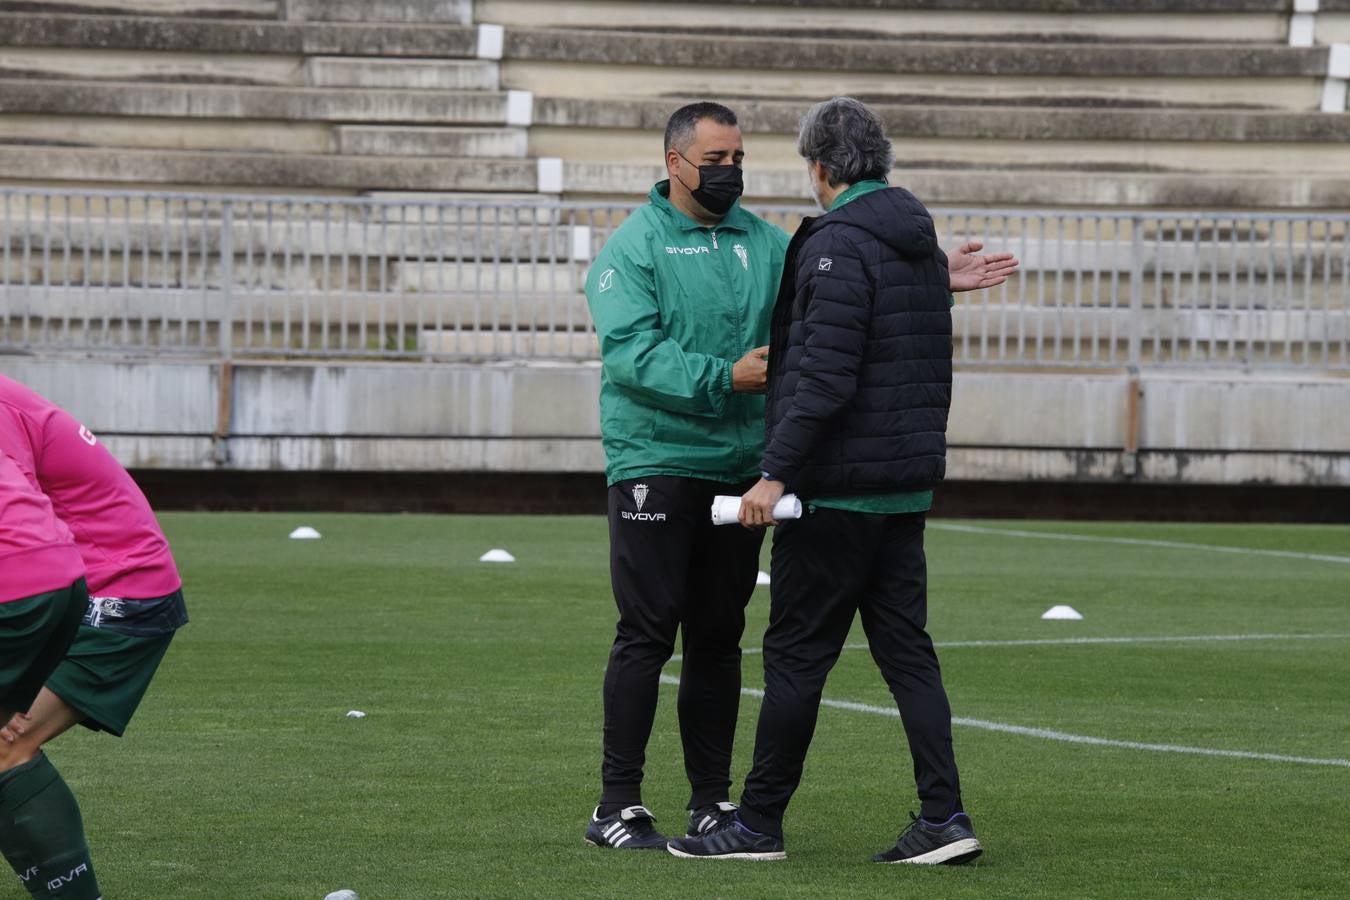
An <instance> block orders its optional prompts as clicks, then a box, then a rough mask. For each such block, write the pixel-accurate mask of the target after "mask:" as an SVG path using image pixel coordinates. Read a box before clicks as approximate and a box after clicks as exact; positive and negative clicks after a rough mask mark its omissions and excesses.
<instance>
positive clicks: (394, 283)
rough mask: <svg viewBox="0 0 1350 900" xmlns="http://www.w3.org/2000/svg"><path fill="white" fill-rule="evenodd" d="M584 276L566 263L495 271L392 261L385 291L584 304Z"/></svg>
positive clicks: (411, 261)
mask: <svg viewBox="0 0 1350 900" xmlns="http://www.w3.org/2000/svg"><path fill="white" fill-rule="evenodd" d="M585 276H586V272H585V270H584V269H582V268H581V267H580V266H577V265H572V264H569V263H560V264H557V265H552V264H547V263H533V264H516V265H510V266H501V267H496V266H466V265H462V264H457V263H450V262H445V263H437V262H434V261H433V262H427V261H426V260H407V261H395V262H394V263H393V264H392V265H391V266H390V281H389V289H390V290H391V291H393V292H404V293H415V294H422V293H427V292H441V291H445V292H448V293H451V294H476V295H487V296H498V297H503V298H512V297H518V296H535V297H541V298H547V297H572V298H575V297H581V298H582V301H583V303H584V299H585V298H584V289H585ZM539 302H544V301H543V300H540V301H539Z"/></svg>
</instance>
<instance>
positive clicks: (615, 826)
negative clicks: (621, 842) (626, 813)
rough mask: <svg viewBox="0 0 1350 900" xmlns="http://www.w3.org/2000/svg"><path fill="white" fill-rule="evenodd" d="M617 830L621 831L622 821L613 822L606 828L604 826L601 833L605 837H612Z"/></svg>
mask: <svg viewBox="0 0 1350 900" xmlns="http://www.w3.org/2000/svg"><path fill="white" fill-rule="evenodd" d="M619 831H623V823H621V822H615V823H614V824H613V825H611V826H609V827H608V828H606V829H605V830H604V832H602V833H603V834H604V836H605V837H607V838H609V837H613V836H614V834H615V832H619Z"/></svg>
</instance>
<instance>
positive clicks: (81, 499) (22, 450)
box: [0, 375, 187, 868]
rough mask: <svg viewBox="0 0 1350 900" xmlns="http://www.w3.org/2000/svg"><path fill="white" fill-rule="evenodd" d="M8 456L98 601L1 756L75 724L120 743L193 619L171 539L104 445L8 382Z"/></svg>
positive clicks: (2, 426)
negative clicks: (40, 496)
mask: <svg viewBox="0 0 1350 900" xmlns="http://www.w3.org/2000/svg"><path fill="white" fill-rule="evenodd" d="M0 450H4V451H5V452H6V453H8V454H9V455H10V456H11V457H12V458H13V460H14V461H15V462H16V463H17V464H18V466H19V468H20V469H21V470H23V471H24V472H25V473H26V474H27V475H28V478H29V480H30V481H32V482H33V483H35V484H36V485H37V486H38V487H39V488H40V489H41V491H42V492H43V493H44V494H45V495H46V496H47V497H48V498H49V499H50V501H51V506H52V509H53V511H54V512H55V514H56V516H57V517H59V519H60V521H61V522H63V523H64V524H65V525H66V526H68V527H69V529H70V532H71V534H72V535H73V537H74V542H75V546H76V547H77V548H78V550H79V555H80V557H82V559H83V565H84V570H85V573H86V575H85V577H86V578H87V580H88V586H89V595H90V596H89V602H88V607H87V610H86V611H84V619H83V622H82V623H81V624H80V626H79V629H78V632H77V634H76V636H75V640H74V642H73V643H72V644H71V646H70V649H69V651H68V653H67V654H66V657H65V659H64V660H62V661H61V663H60V665H59V666H57V668H56V670H55V671H54V672H52V673H51V675H50V676H49V677H48V678H47V682H46V685H45V687H43V688H42V690H41V691H40V692H39V694H38V696H37V699H36V701H35V702H34V703H33V704H32V706H31V708H29V709H27V710H26V711H24V710H19V712H18V714H16V715H14V716H13V717H12V718H9V719H8V724H7V725H6V726H5V727H3V728H0V760H2V759H3V757H4V755H5V754H17V755H18V756H24V755H27V754H35V753H36V752H37V751H38V749H39V748H41V747H42V745H44V744H45V743H47V742H48V741H50V740H52V739H53V738H55V737H56V736H58V735H60V734H62V733H63V732H65V731H67V730H68V729H70V728H71V727H73V726H74V725H76V724H80V725H84V726H85V727H87V728H91V729H93V730H95V731H107V732H110V733H111V734H114V735H117V736H119V737H120V736H121V735H122V733H123V732H124V731H125V729H126V727H127V724H128V722H130V720H131V717H132V714H133V713H135V711H136V708H137V707H138V706H139V705H140V702H141V699H142V698H143V697H144V696H145V692H146V690H147V688H148V687H149V685H150V681H151V679H152V678H153V677H154V674H155V671H156V669H158V667H159V664H160V661H161V660H162V659H163V658H164V654H165V653H166V652H167V651H168V649H169V643H170V641H172V639H173V635H174V632H175V631H176V630H177V629H178V628H180V627H181V626H183V625H184V624H186V623H187V610H186V607H185V606H184V603H183V592H182V580H181V579H180V578H179V575H178V567H177V566H176V565H175V564H174V560H173V555H172V553H170V551H169V543H168V541H167V540H165V538H164V532H163V531H161V530H160V527H159V523H158V522H156V521H155V516H154V513H153V512H152V511H151V509H150V504H149V503H148V502H147V501H146V499H145V495H144V494H142V493H141V490H140V488H139V487H137V486H136V482H135V481H133V480H132V478H131V476H130V475H129V474H128V473H127V471H126V469H124V468H123V467H122V465H121V464H120V463H119V462H118V461H117V460H116V459H115V458H114V457H113V455H112V454H111V453H109V452H108V450H107V449H106V448H105V447H104V446H103V445H102V444H101V443H99V440H98V438H97V437H96V436H95V435H94V434H93V433H92V432H91V431H90V430H89V429H88V428H85V427H84V426H83V425H82V424H80V422H79V421H78V420H77V419H75V417H73V416H72V415H70V414H69V413H68V412H66V411H65V410H63V409H61V408H60V407H59V406H57V405H56V404H54V403H52V402H51V401H50V400H47V399H46V398H45V397H43V396H41V395H40V394H38V393H37V392H35V391H33V390H31V389H30V388H28V387H26V386H24V385H22V384H20V383H19V382H17V381H14V380H12V379H10V378H6V377H4V376H3V375H0ZM0 721H3V720H0ZM0 764H2V763H0ZM6 855H8V854H6ZM10 862H11V864H13V863H14V860H13V859H10ZM16 868H17V866H16Z"/></svg>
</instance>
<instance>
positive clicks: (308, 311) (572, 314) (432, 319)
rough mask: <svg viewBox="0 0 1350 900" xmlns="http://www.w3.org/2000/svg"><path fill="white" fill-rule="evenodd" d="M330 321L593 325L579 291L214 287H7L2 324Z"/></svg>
mask: <svg viewBox="0 0 1350 900" xmlns="http://www.w3.org/2000/svg"><path fill="white" fill-rule="evenodd" d="M222 318H233V320H234V321H235V322H236V323H237V324H239V325H240V326H241V327H246V326H248V325H250V324H252V323H258V324H263V323H267V324H270V325H272V326H276V325H278V324H290V325H292V326H295V327H297V328H299V329H304V328H307V327H309V326H311V325H318V324H325V325H327V326H329V327H332V328H334V329H336V330H348V329H352V328H359V329H363V330H371V329H372V328H374V329H378V328H379V327H380V326H381V325H384V326H385V327H386V328H390V327H399V326H404V327H408V328H411V329H414V330H417V329H421V328H428V327H435V328H461V329H462V328H473V329H476V330H483V329H486V328H491V329H501V328H509V329H512V330H522V329H525V330H531V331H534V330H548V331H558V330H561V331H574V330H590V328H591V318H590V312H589V311H588V310H587V308H586V298H585V297H584V296H582V295H579V294H554V295H549V294H541V293H521V294H515V295H512V294H505V293H488V292H486V291H459V292H454V291H443V292H429V291H428V292H417V293H407V294H387V293H380V292H378V291H373V290H372V291H364V292H362V291H352V290H343V289H340V288H339V289H331V290H327V291H313V292H309V291H306V292H297V291H294V290H292V291H279V290H269V291H264V290H252V291H250V290H244V289H239V288H236V289H235V290H234V291H232V292H231V294H230V295H229V296H228V297H227V296H226V295H225V293H224V292H222V291H220V290H218V289H215V288H212V289H209V290H207V289H201V288H197V289H195V290H180V289H175V288H167V289H166V288H153V287H152V288H140V287H133V288H131V289H122V288H114V287H110V288H106V289H105V288H88V289H84V288H64V287H53V288H33V287H0V321H3V320H6V319H8V320H10V321H11V322H12V321H14V320H16V319H17V320H28V322H29V327H30V328H33V327H35V326H36V327H41V325H42V323H47V325H48V327H51V325H52V324H54V323H58V322H61V323H64V322H67V321H69V322H75V323H81V327H82V323H85V322H90V323H93V322H102V321H105V320H107V321H115V322H118V323H121V322H127V323H128V324H129V325H130V326H131V327H133V328H135V327H137V326H139V324H140V323H142V322H146V323H151V322H160V323H173V324H177V323H179V322H184V321H186V322H192V321H196V322H202V321H206V322H219V321H220V320H221V319H222Z"/></svg>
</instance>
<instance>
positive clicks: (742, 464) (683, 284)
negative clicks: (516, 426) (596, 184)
mask: <svg viewBox="0 0 1350 900" xmlns="http://www.w3.org/2000/svg"><path fill="white" fill-rule="evenodd" d="M669 196H670V182H668V181H662V182H659V183H658V184H657V185H656V186H655V187H653V188H652V191H651V195H650V200H651V202H650V203H648V205H646V206H643V207H641V208H639V209H638V210H636V211H635V212H634V213H633V214H632V215H631V216H629V217H628V219H627V220H625V221H624V223H623V224H622V225H620V226H619V228H618V229H617V230H615V232H614V234H613V235H612V236H611V237H610V239H609V241H608V242H606V244H605V247H604V249H603V250H601V251H600V255H599V256H598V257H596V260H595V262H594V264H593V265H592V266H591V270H590V274H589V275H588V277H587V279H586V300H587V302H588V303H589V305H590V309H591V317H592V318H593V319H594V320H595V328H596V331H597V333H598V334H599V337H600V356H601V361H602V369H601V376H600V430H601V434H602V436H603V438H604V445H605V458H606V463H607V464H606V467H605V477H606V478H607V479H608V482H609V483H610V484H614V483H615V482H618V481H623V480H625V479H629V478H644V477H647V476H650V475H680V476H685V477H689V478H707V479H711V480H714V481H723V482H735V481H742V480H745V479H748V478H752V477H754V476H756V475H758V474H759V457H760V454H761V452H762V451H763V449H764V398H763V397H762V396H759V395H751V394H735V393H732V390H731V367H732V365H733V364H734V363H735V362H736V360H738V359H740V358H741V357H742V356H743V355H745V353H746V352H747V351H749V350H753V349H754V348H755V347H762V346H764V345H765V344H767V343H768V341H769V316H770V314H771V313H772V311H773V304H774V299H775V297H776V296H777V293H778V280H779V277H780V276H781V274H782V270H783V257H784V253H785V251H786V249H787V242H788V236H787V235H786V234H785V233H784V232H783V231H782V229H780V228H778V227H777V226H774V225H771V224H769V223H768V222H765V221H764V220H763V219H761V218H759V217H758V216H755V215H753V214H751V213H748V212H746V211H745V210H743V209H741V206H740V203H737V204H736V205H735V206H733V207H732V208H731V211H730V212H728V213H727V215H726V217H725V218H724V219H723V220H722V221H721V223H720V224H718V225H717V226H716V227H714V228H705V227H704V226H702V225H700V224H698V223H697V222H695V221H694V220H693V219H690V218H689V217H688V216H686V215H685V214H684V213H682V212H680V211H679V210H678V209H676V208H675V207H674V206H672V205H671V203H670V200H669Z"/></svg>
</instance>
